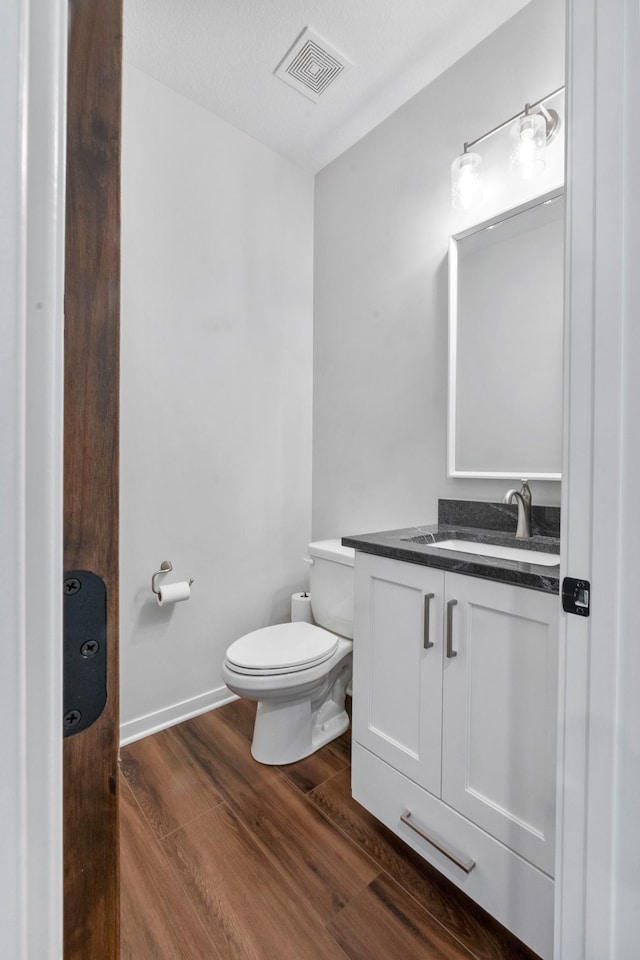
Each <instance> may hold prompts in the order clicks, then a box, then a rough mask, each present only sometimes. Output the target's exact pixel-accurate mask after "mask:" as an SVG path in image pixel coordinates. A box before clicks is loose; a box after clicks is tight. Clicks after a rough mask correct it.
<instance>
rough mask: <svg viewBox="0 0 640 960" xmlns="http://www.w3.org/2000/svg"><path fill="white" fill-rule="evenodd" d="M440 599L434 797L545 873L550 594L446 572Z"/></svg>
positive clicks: (549, 838) (550, 788) (553, 687)
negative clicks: (437, 784) (438, 779)
mask: <svg viewBox="0 0 640 960" xmlns="http://www.w3.org/2000/svg"><path fill="white" fill-rule="evenodd" d="M451 601H456V603H455V604H451ZM445 604H446V605H447V606H446V607H445V610H446V611H447V612H446V616H445V620H446V621H447V620H448V618H449V616H450V617H451V624H452V634H451V636H452V649H451V651H450V653H451V656H447V655H446V652H445V657H444V674H443V676H444V682H443V731H442V799H443V800H444V802H445V803H447V804H449V805H450V806H451V807H453V808H454V809H455V810H457V811H459V812H460V813H461V814H463V816H465V817H467V818H468V819H469V820H471V821H472V822H473V823H476V824H477V825H478V826H480V827H482V828H483V829H484V830H486V831H487V832H488V833H490V834H491V835H492V836H494V837H496V838H497V839H498V840H501V841H502V842H503V843H504V844H506V845H507V846H508V847H510V848H511V849H512V850H514V851H516V852H517V853H519V854H520V855H521V856H523V857H525V859H527V860H529V861H530V862H531V863H534V864H536V865H537V866H538V867H540V869H541V870H544V871H545V872H546V873H547V874H548V875H549V876H553V872H554V826H555V768H556V702H557V646H558V621H559V616H558V598H557V596H555V595H552V594H545V593H541V592H538V591H535V590H526V589H523V588H522V587H516V586H511V585H508V584H502V583H496V582H493V581H490V580H479V579H475V578H473V577H466V576H461V575H458V574H449V573H447V575H446V579H445ZM450 604H451V605H450ZM449 605H450V606H449ZM446 627H447V623H446V622H445V631H446Z"/></svg>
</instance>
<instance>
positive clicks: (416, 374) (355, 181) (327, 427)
mask: <svg viewBox="0 0 640 960" xmlns="http://www.w3.org/2000/svg"><path fill="white" fill-rule="evenodd" d="M563 82H564V5H563V4H562V3H561V2H559V0H533V2H532V3H530V4H529V5H528V6H527V7H525V8H524V10H522V11H521V12H520V13H518V14H517V15H516V16H514V17H513V18H512V19H511V20H510V21H508V22H507V23H506V24H505V25H504V26H503V27H501V28H500V29H499V30H497V31H496V32H495V33H494V34H492V35H491V36H490V37H489V38H487V40H485V41H484V42H483V43H481V44H480V45H479V46H478V47H476V48H475V49H474V50H472V51H471V52H470V53H469V54H467V55H466V56H465V57H463V58H462V59H461V60H460V61H458V63H456V64H455V65H454V66H453V67H451V68H450V69H449V70H448V71H447V72H446V73H444V74H443V75H442V76H441V77H439V78H438V79H437V80H435V81H434V82H433V83H431V84H430V85H429V86H428V87H426V88H425V89H424V90H423V91H421V92H420V93H419V94H418V95H417V96H415V97H414V98H413V99H412V100H410V101H409V102H408V103H407V104H405V105H404V106H403V107H402V108H400V109H399V110H397V111H396V112H395V113H394V114H393V115H392V116H391V117H389V118H388V119H387V120H385V121H384V122H383V123H382V124H380V125H379V126H378V127H377V128H376V129H375V130H373V131H372V132H371V133H370V134H369V135H368V136H366V137H365V138H364V139H362V140H361V141H359V142H358V143H357V144H356V145H355V146H354V147H352V148H351V149H350V150H348V151H347V152H346V153H344V154H343V155H342V156H341V157H339V158H338V159H337V160H335V161H334V162H333V163H331V164H330V165H329V166H328V167H326V168H325V169H324V170H322V171H321V172H320V173H319V174H318V175H317V177H316V196H315V241H314V251H315V252H314V255H315V273H314V417H313V429H314V434H313V438H314V446H313V536H314V538H320V537H328V536H340V535H344V534H349V533H353V534H355V533H362V532H366V531H373V530H382V529H389V528H393V527H400V526H406V525H412V524H419V523H428V522H431V521H433V520H434V519H435V517H436V509H437V499H438V497H442V496H448V497H459V498H464V499H474V498H477V499H499V498H500V497H501V496H502V494H503V493H504V492H505V491H506V489H507V487H508V486H512V485H513V484H512V483H508V482H505V481H490V480H466V479H451V478H447V476H446V429H447V259H446V257H447V243H448V238H449V235H450V234H454V233H458V232H460V231H461V230H463V229H466V228H467V227H468V226H471V224H472V223H474V222H479V221H482V220H485V219H487V218H488V217H490V216H492V215H494V214H495V213H498V212H500V211H501V210H505V209H507V208H509V207H511V206H514V205H515V204H517V203H521V202H524V201H525V200H527V199H529V198H530V197H532V196H535V195H538V194H540V193H544V192H546V191H547V190H550V189H552V188H553V187H555V186H557V185H558V184H559V183H561V182H562V169H563V156H562V153H563V143H562V140H563V137H562V135H561V136H560V137H559V138H558V139H557V140H556V141H555V142H554V144H553V145H552V147H551V148H550V151H549V154H550V156H549V165H548V170H547V171H545V173H544V174H543V175H542V176H541V177H539V178H536V179H535V180H532V181H529V182H528V183H527V184H525V183H523V182H522V181H515V180H510V179H509V174H508V170H507V159H508V150H507V147H508V133H507V132H504V133H503V134H500V135H498V136H497V137H495V138H493V139H492V140H491V141H488V142H487V143H486V145H485V146H484V147H483V148H482V152H483V154H485V161H484V162H485V168H486V169H485V180H486V189H485V202H484V203H483V205H482V207H480V208H479V209H478V210H477V211H470V212H462V211H454V210H453V209H452V207H451V201H450V173H449V171H450V165H451V162H452V160H453V159H454V158H455V157H456V156H457V155H458V154H459V153H460V152H461V150H462V144H463V143H464V141H468V140H472V139H474V138H475V137H477V136H479V135H480V134H482V133H484V132H485V131H487V130H489V129H491V128H492V127H493V126H495V125H496V124H497V123H500V122H501V121H503V120H505V119H507V118H508V117H509V116H511V115H512V114H514V113H516V112H517V111H518V110H521V109H522V107H523V106H524V103H525V102H527V101H535V100H537V99H539V98H540V97H542V96H545V95H546V94H547V93H549V92H551V91H552V90H554V89H555V88H556V87H559V86H560V85H561V84H562V83H563ZM559 415H560V414H559ZM532 490H533V495H534V500H536V501H537V502H539V503H556V504H557V503H559V500H560V484H559V483H552V482H542V481H536V482H533V483H532Z"/></svg>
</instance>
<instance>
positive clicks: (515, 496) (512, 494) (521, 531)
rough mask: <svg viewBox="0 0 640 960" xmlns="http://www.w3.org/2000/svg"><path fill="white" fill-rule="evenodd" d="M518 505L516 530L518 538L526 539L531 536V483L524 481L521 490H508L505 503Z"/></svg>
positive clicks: (504, 499) (504, 498)
mask: <svg viewBox="0 0 640 960" xmlns="http://www.w3.org/2000/svg"><path fill="white" fill-rule="evenodd" d="M514 500H515V501H516V503H517V504H518V526H517V528H516V537H520V539H524V538H525V537H530V536H531V490H530V489H529V481H528V480H522V486H521V487H520V489H519V490H508V491H507V493H505V495H504V497H503V498H502V502H503V503H513V501H514Z"/></svg>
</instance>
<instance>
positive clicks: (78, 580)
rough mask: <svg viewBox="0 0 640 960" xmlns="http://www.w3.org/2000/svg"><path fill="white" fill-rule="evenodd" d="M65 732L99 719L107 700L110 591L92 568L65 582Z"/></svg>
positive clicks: (76, 572)
mask: <svg viewBox="0 0 640 960" xmlns="http://www.w3.org/2000/svg"><path fill="white" fill-rule="evenodd" d="M62 592H63V597H64V599H63V621H64V622H63V650H64V669H63V695H62V700H63V704H64V706H63V731H64V736H65V737H71V736H73V735H74V734H76V733H80V732H81V731H82V730H86V729H87V727H90V726H91V724H92V723H93V722H94V721H95V720H97V719H98V717H99V716H100V714H101V713H102V711H103V710H104V706H105V703H106V702H107V591H106V587H105V585H104V581H103V580H102V579H101V578H100V577H98V576H97V575H96V574H95V573H91V572H90V571H89V570H68V571H67V572H66V573H65V575H64V584H63V591H62Z"/></svg>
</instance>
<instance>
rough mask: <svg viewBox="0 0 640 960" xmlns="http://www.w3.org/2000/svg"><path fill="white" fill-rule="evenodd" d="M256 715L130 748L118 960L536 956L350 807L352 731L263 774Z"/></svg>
mask: <svg viewBox="0 0 640 960" xmlns="http://www.w3.org/2000/svg"><path fill="white" fill-rule="evenodd" d="M254 716H255V704H251V703H249V702H248V701H245V700H236V701H234V702H233V703H230V704H227V705H225V706H224V707H221V708H219V709H218V710H214V711H212V712H211V713H207V714H204V715H202V716H200V717H196V718H194V719H193V720H188V721H186V722H185V723H182V724H179V725H178V726H175V727H171V728H170V729H168V730H163V731H161V732H160V733H157V734H154V735H153V736H151V737H147V738H146V739H145V740H139V741H138V742H137V743H133V744H130V745H129V746H128V747H125V748H123V750H122V757H121V771H122V776H123V780H124V782H123V784H122V791H121V871H122V875H121V885H122V955H121V960H396V958H397V960H399V958H402V960H472V958H475V960H536V957H535V955H534V954H533V953H532V952H531V951H530V950H528V949H527V948H526V947H525V946H523V944H521V943H520V942H519V941H517V940H516V939H515V938H514V937H513V936H512V935H511V934H510V933H509V932H508V931H506V930H505V929H504V928H503V927H501V926H500V925H499V924H498V923H496V921H495V920H493V919H492V918H491V917H489V916H488V915H487V914H486V913H485V912H484V911H483V910H481V909H480V908H479V907H478V906H477V905H476V904H474V903H473V902H472V901H471V900H469V899H468V898H467V897H466V896H465V895H464V894H463V893H461V892H460V891H459V890H458V889H457V888H456V887H454V886H453V885H452V884H450V883H449V882H448V881H447V880H446V879H445V878H444V877H442V876H441V875H440V874H439V873H438V872H437V871H436V870H434V869H433V868H431V867H430V866H429V865H428V864H426V863H425V862H424V861H423V860H422V859H421V858H420V857H418V856H417V855H416V854H415V853H414V852H413V851H412V850H411V849H410V848H409V847H407V846H406V845H405V844H404V843H403V842H402V841H401V840H399V839H398V838H397V837H396V836H395V835H394V834H392V833H391V832H390V831H389V830H387V829H386V828H385V827H383V826H382V825H381V824H380V823H378V821H377V820H376V819H375V818H374V817H372V816H371V815H370V814H368V813H367V812H366V810H364V809H363V808H362V807H361V806H359V804H357V803H356V802H355V801H354V800H353V799H352V798H351V790H350V734H349V732H347V733H346V734H344V736H342V737H340V738H339V739H338V740H335V741H334V742H333V743H330V744H329V745H328V746H326V747H324V748H323V749H322V750H320V751H318V752H317V753H315V754H313V756H311V757H307V758H306V759H305V760H301V761H299V762H298V763H293V764H288V765H287V766H283V767H267V766H264V765H262V764H259V763H256V761H255V760H254V759H253V758H252V757H251V754H250V744H251V736H252V733H253V721H254Z"/></svg>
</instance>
